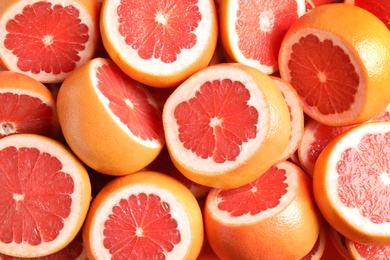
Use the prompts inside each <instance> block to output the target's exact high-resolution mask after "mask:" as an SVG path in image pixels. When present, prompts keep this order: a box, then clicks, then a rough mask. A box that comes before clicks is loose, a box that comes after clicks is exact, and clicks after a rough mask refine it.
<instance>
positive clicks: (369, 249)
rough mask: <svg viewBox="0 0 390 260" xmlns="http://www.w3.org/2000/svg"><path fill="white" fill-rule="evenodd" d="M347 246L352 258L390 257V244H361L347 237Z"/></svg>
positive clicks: (364, 259)
mask: <svg viewBox="0 0 390 260" xmlns="http://www.w3.org/2000/svg"><path fill="white" fill-rule="evenodd" d="M347 248H348V251H349V253H350V254H351V256H352V257H353V259H357V260H380V259H390V246H388V245H385V246H372V245H363V244H359V243H356V242H354V241H353V240H350V239H347Z"/></svg>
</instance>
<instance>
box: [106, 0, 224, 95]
mask: <svg viewBox="0 0 390 260" xmlns="http://www.w3.org/2000/svg"><path fill="white" fill-rule="evenodd" d="M100 30H101V34H102V40H103V44H104V46H105V48H106V50H107V52H108V54H109V55H110V57H111V58H112V59H113V61H114V62H115V63H116V64H117V65H118V66H119V67H120V68H121V69H122V70H123V71H124V72H125V73H126V74H128V75H129V76H130V77H132V78H134V79H135V80H137V81H139V82H142V83H144V84H146V85H149V86H154V87H176V86H177V85H179V84H180V83H181V82H182V81H184V80H185V79H186V78H188V77H189V76H190V75H191V74H193V73H194V72H196V71H198V70H200V69H202V68H204V67H206V66H207V65H208V64H209V62H210V60H211V58H212V56H213V53H214V50H215V47H216V43H217V38H218V37H217V35H218V23H217V14H216V10H215V6H214V2H213V0H188V1H176V0H169V1H166V0H157V1H152V2H150V1H136V0H130V1H119V0H106V1H104V2H103V6H102V11H101V19H100Z"/></svg>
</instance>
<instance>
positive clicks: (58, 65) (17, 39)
mask: <svg viewBox="0 0 390 260" xmlns="http://www.w3.org/2000/svg"><path fill="white" fill-rule="evenodd" d="M98 20H99V8H98V4H97V2H96V1H89V0H71V1H65V2H64V1H61V0H52V1H42V0H31V1H10V0H3V1H0V59H1V60H2V61H3V63H4V65H5V66H6V67H7V68H8V69H9V70H12V71H17V72H20V73H24V74H26V75H28V76H30V77H32V78H34V79H36V80H38V81H40V82H44V83H54V82H62V81H63V80H64V79H65V77H66V76H67V75H69V73H71V72H72V71H73V70H74V69H75V68H77V67H79V66H80V65H81V64H84V63H85V62H87V61H88V60H89V59H91V58H92V56H93V55H94V52H95V49H96V46H97V43H98V39H99V27H98V25H99V24H98Z"/></svg>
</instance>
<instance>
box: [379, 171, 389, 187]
mask: <svg viewBox="0 0 390 260" xmlns="http://www.w3.org/2000/svg"><path fill="white" fill-rule="evenodd" d="M380 178H381V180H382V182H383V184H385V185H390V176H389V173H387V172H382V173H381V175H380Z"/></svg>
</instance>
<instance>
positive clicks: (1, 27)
mask: <svg viewBox="0 0 390 260" xmlns="http://www.w3.org/2000/svg"><path fill="white" fill-rule="evenodd" d="M6 2H7V1H6ZM36 2H39V0H32V1H29V4H33V3H36ZM50 3H51V4H52V5H61V6H68V5H70V4H68V3H64V1H62V0H52V1H50ZM26 5H27V3H26V2H24V1H23V2H21V1H12V5H10V6H9V8H8V9H7V10H1V11H2V12H1V16H0V42H1V43H2V44H0V60H2V62H3V64H4V66H5V67H6V68H7V69H8V70H11V71H17V72H20V73H23V74H25V75H27V76H30V77H31V78H34V79H36V80H38V81H40V82H42V83H59V82H62V81H63V80H64V79H65V78H66V77H67V76H68V75H69V74H70V73H71V72H61V73H59V74H53V73H47V72H45V71H44V70H41V71H40V72H39V74H35V73H32V72H31V71H22V70H20V69H19V68H18V66H17V63H18V61H19V59H18V58H17V57H16V56H15V55H14V54H13V53H12V51H10V50H8V49H7V48H6V47H5V46H4V44H3V43H4V40H5V39H6V35H7V34H8V31H7V29H6V25H7V21H9V20H11V19H14V18H15V15H20V12H21V10H23V8H24V7H26ZM71 5H72V6H74V7H75V8H76V9H77V10H78V11H80V15H79V19H80V20H81V21H80V23H84V24H86V25H87V27H88V36H89V39H88V41H87V42H86V43H85V46H84V50H83V51H81V52H78V55H79V57H80V60H79V61H77V62H76V61H75V64H76V68H77V67H79V66H81V65H82V64H84V63H86V62H87V61H88V60H90V59H91V58H92V56H93V55H94V52H95V49H96V46H97V41H98V28H97V21H94V20H93V19H95V18H96V19H97V16H98V15H96V17H93V16H91V15H90V13H89V10H88V9H87V8H86V7H85V6H84V5H83V4H81V3H79V1H72V2H71ZM91 5H92V4H91ZM0 7H1V5H0ZM94 11H96V10H94ZM96 13H97V11H96ZM26 48H28V47H27V46H26ZM72 51H73V50H72Z"/></svg>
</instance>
